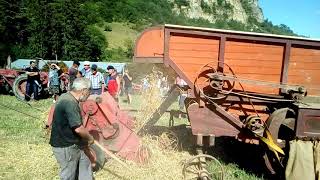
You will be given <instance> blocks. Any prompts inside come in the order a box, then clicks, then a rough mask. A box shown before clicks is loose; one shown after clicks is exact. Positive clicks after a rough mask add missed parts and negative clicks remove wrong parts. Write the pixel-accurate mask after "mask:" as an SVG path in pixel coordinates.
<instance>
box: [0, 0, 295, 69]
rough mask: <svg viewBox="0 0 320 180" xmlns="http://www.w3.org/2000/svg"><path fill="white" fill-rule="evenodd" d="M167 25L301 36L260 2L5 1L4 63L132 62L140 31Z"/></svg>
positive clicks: (1, 27)
mask: <svg viewBox="0 0 320 180" xmlns="http://www.w3.org/2000/svg"><path fill="white" fill-rule="evenodd" d="M165 23H170V24H179V25H189V26H201V27H211V28H221V29H232V30H242V31H254V32H262V33H273V34H284V35H296V34H295V33H294V32H292V30H291V29H290V28H289V27H288V26H286V25H283V24H281V25H279V26H278V25H273V24H272V22H270V21H268V20H265V19H264V17H263V13H262V10H261V8H260V7H259V5H258V0H241V1H239V0H148V1H145V0H118V1H109V0H98V1H89V0H65V1H58V0H40V1H37V3H35V2H34V1H32V2H31V1H26V0H16V1H9V0H4V1H1V3H0V33H1V34H3V36H1V37H0V66H2V65H3V64H4V63H5V60H6V57H7V56H8V55H11V57H12V58H13V59H17V58H35V57H42V58H44V59H54V58H55V55H57V56H58V58H59V59H61V60H74V59H78V60H92V61H118V62H123V61H130V59H131V57H132V55H133V43H134V39H135V38H136V37H137V35H138V34H139V33H140V32H141V31H143V29H145V28H147V27H150V26H154V25H160V24H165Z"/></svg>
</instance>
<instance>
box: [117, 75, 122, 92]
mask: <svg viewBox="0 0 320 180" xmlns="http://www.w3.org/2000/svg"><path fill="white" fill-rule="evenodd" d="M116 81H117V84H118V89H117V93H119V92H120V89H121V87H120V85H121V84H120V78H119V76H117V78H116Z"/></svg>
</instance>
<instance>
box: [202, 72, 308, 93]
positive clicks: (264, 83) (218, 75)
mask: <svg viewBox="0 0 320 180" xmlns="http://www.w3.org/2000/svg"><path fill="white" fill-rule="evenodd" d="M208 76H209V77H210V78H212V79H213V80H220V81H226V80H228V81H236V82H241V83H246V84H253V85H259V86H268V87H272V88H281V89H286V90H287V93H288V94H289V92H290V91H291V90H294V91H297V92H301V93H305V92H306V89H305V87H303V86H300V85H288V84H281V83H274V82H268V81H261V80H254V79H246V78H239V77H234V76H233V75H232V76H230V75H226V74H222V73H211V74H208Z"/></svg>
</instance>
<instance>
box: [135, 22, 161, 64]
mask: <svg viewBox="0 0 320 180" xmlns="http://www.w3.org/2000/svg"><path fill="white" fill-rule="evenodd" d="M163 52H164V30H163V27H154V28H150V29H148V30H147V31H144V32H143V33H142V34H141V35H140V37H139V38H138V40H137V41H136V46H135V52H134V58H135V62H141V63H163V57H164V53H163Z"/></svg>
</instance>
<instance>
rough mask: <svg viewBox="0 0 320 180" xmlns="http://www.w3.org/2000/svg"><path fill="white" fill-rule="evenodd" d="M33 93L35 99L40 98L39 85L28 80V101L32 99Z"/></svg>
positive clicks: (26, 96) (26, 97)
mask: <svg viewBox="0 0 320 180" xmlns="http://www.w3.org/2000/svg"><path fill="white" fill-rule="evenodd" d="M32 93H33V99H35V100H38V85H37V84H36V83H35V82H27V86H26V95H25V99H26V101H29V100H30V98H31V95H32Z"/></svg>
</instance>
